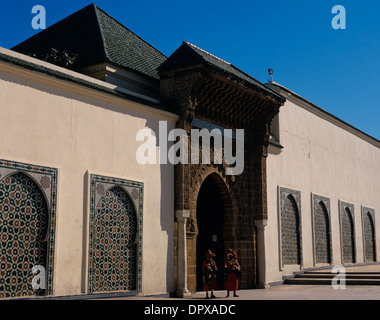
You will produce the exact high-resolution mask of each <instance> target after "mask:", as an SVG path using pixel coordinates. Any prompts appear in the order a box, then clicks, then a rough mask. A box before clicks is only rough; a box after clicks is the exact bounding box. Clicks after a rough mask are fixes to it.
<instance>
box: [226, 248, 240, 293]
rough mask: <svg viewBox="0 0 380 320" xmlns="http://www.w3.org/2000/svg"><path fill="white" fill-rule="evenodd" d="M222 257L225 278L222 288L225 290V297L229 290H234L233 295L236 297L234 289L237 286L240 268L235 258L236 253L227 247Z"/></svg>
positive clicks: (235, 289)
mask: <svg viewBox="0 0 380 320" xmlns="http://www.w3.org/2000/svg"><path fill="white" fill-rule="evenodd" d="M224 258H225V261H224V271H225V279H226V280H225V282H224V288H225V289H226V290H227V297H229V296H230V291H233V292H234V297H238V295H237V294H236V291H237V289H238V286H239V277H240V275H241V270H240V264H239V261H238V259H237V254H236V252H235V251H233V250H232V249H228V250H227V251H226V252H225V254H224Z"/></svg>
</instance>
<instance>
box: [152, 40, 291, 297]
mask: <svg viewBox="0 0 380 320" xmlns="http://www.w3.org/2000/svg"><path fill="white" fill-rule="evenodd" d="M158 73H159V76H160V80H161V81H160V85H161V101H162V103H163V104H164V105H165V107H166V108H167V109H169V110H170V111H172V112H174V113H177V114H178V115H179V116H180V118H179V120H178V122H177V128H179V129H182V130H184V132H185V133H186V134H185V135H184V136H186V135H187V137H190V136H191V132H192V129H207V130H209V131H210V129H212V128H223V129H232V130H235V131H236V130H238V129H239V132H240V131H244V138H243V140H244V142H243V144H244V150H243V152H242V156H243V157H244V159H239V160H241V162H242V163H243V164H244V169H243V172H242V173H241V174H236V175H228V172H230V171H228V170H226V169H227V168H231V167H232V166H231V165H230V162H229V161H226V158H225V155H226V153H225V151H226V147H225V146H224V148H221V150H220V151H221V152H222V154H223V155H224V156H223V159H222V161H221V162H220V161H216V157H215V152H214V151H215V150H214V147H213V144H212V143H210V141H208V142H209V143H208V144H207V143H206V144H207V148H202V144H203V142H204V141H203V137H202V142H201V141H199V145H197V148H198V150H193V148H194V145H192V144H191V141H190V139H189V138H186V137H185V138H184V139H189V140H188V141H187V142H188V143H187V145H188V146H189V152H188V155H187V159H186V160H188V161H185V162H180V163H178V164H177V165H176V166H175V210H176V217H177V220H176V228H177V232H178V235H177V239H176V243H175V252H176V254H177V261H176V263H177V264H176V270H177V289H178V290H177V294H178V295H179V296H185V295H186V294H188V291H187V289H188V290H190V291H192V292H194V291H196V290H197V289H198V290H199V289H200V288H201V284H200V283H201V282H200V281H201V280H200V279H201V276H200V266H199V265H200V263H201V260H202V258H203V254H204V253H205V251H206V250H207V249H211V250H212V249H213V248H214V250H215V251H216V254H217V258H216V259H217V262H218V263H219V267H220V268H221V269H222V264H221V262H220V261H222V258H223V251H224V249H225V248H230V247H231V248H233V249H234V250H236V252H237V254H238V256H239V261H240V265H241V268H242V273H243V278H242V280H241V282H240V288H253V287H256V286H262V285H264V284H265V283H263V282H265V281H264V280H265V263H263V261H264V258H265V246H264V228H265V225H266V219H267V195H266V192H267V191H266V189H267V185H266V183H267V182H266V158H267V155H268V150H267V148H268V145H269V137H270V125H271V121H272V119H273V118H274V116H275V115H276V114H277V113H278V111H279V108H280V106H281V105H283V103H284V102H285V99H284V98H283V97H282V96H280V95H278V94H277V93H275V92H274V91H272V90H271V89H269V88H267V87H266V86H265V85H263V84H261V83H260V82H258V81H257V80H255V79H253V78H251V77H249V76H248V75H247V74H245V73H243V72H242V71H240V70H239V69H237V68H236V67H234V66H233V65H231V64H230V63H228V62H225V61H223V60H221V59H219V58H217V57H215V56H213V55H211V54H209V53H207V52H206V51H204V50H202V49H200V48H198V47H196V46H194V45H192V44H190V43H188V42H184V43H183V44H182V46H181V47H179V48H178V49H177V50H176V51H175V52H174V53H173V54H172V55H171V56H170V57H169V58H168V60H166V61H165V62H164V63H163V64H162V65H161V66H160V67H159V68H158ZM203 125H205V126H203ZM222 135H223V133H222ZM229 138H230V139H232V140H233V141H234V144H235V148H236V149H235V150H234V151H233V152H236V153H235V154H237V145H238V142H239V144H240V143H241V140H238V139H239V137H238V136H237V135H236V136H235V137H232V138H231V137H229ZM210 140H211V139H210ZM214 142H215V140H214ZM215 148H216V147H215ZM216 149H217V148H216ZM193 151H197V152H198V153H197V154H199V155H200V156H201V155H203V153H204V152H205V153H206V154H207V156H210V157H209V159H210V160H211V161H210V163H202V162H198V163H191V160H192V158H191V156H190V155H191V153H192V152H193ZM229 151H230V150H229ZM208 153H209V154H208ZM239 155H240V153H239ZM201 159H203V158H201ZM214 159H215V161H214ZM236 163H237V162H236ZM219 259H221V260H220V261H219ZM263 279H264V280H263ZM186 287H187V288H186Z"/></svg>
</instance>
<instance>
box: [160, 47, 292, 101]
mask: <svg viewBox="0 0 380 320" xmlns="http://www.w3.org/2000/svg"><path fill="white" fill-rule="evenodd" d="M201 64H205V65H209V66H211V67H212V68H214V69H215V70H218V71H220V72H221V73H223V74H226V75H228V76H229V77H234V78H235V79H237V80H238V81H243V82H244V83H245V84H247V85H249V86H251V87H252V86H253V87H254V88H255V89H257V90H258V91H261V92H265V93H269V94H270V95H272V96H274V97H276V99H277V100H280V101H282V100H284V99H283V97H282V96H280V95H279V94H278V93H276V92H275V91H273V90H271V89H270V88H267V87H266V86H265V85H263V84H262V83H261V82H259V81H258V80H256V79H255V78H253V77H251V76H250V75H248V74H246V73H245V72H243V71H241V70H240V69H238V68H237V67H235V66H234V65H232V64H231V63H229V62H227V61H224V60H222V59H220V58H218V57H216V56H214V55H213V54H211V53H209V52H207V51H205V50H203V49H201V48H199V47H197V46H195V45H193V44H191V43H190V42H187V41H184V42H183V43H182V45H181V46H180V47H179V48H178V49H177V50H176V51H175V52H174V53H173V54H172V55H171V56H170V57H169V58H168V59H167V60H166V61H165V62H164V63H163V64H162V65H161V66H160V67H159V68H158V71H159V74H163V73H165V72H169V71H173V70H176V69H181V68H187V67H191V66H197V65H201Z"/></svg>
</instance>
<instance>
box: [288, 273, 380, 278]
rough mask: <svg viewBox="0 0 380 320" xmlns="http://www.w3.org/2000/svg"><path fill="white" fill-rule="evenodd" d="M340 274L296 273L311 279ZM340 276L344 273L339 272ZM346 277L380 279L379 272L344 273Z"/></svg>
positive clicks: (300, 276)
mask: <svg viewBox="0 0 380 320" xmlns="http://www.w3.org/2000/svg"><path fill="white" fill-rule="evenodd" d="M337 275H338V274H336V273H304V274H296V275H295V278H304V279H306V278H307V279H310V278H330V279H332V278H334V277H336V276H337ZM339 275H340V276H343V274H339ZM344 276H345V278H346V279H380V274H379V273H373V274H368V273H367V274H365V273H355V274H353V273H346V274H344Z"/></svg>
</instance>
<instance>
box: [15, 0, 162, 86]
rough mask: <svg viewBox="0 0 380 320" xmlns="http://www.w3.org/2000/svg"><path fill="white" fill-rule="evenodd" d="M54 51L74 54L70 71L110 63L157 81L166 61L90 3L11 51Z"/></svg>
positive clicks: (36, 54)
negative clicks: (74, 58)
mask: <svg viewBox="0 0 380 320" xmlns="http://www.w3.org/2000/svg"><path fill="white" fill-rule="evenodd" d="M52 48H54V49H56V50H58V51H61V52H63V51H66V52H68V53H69V54H73V55H77V58H76V60H75V62H74V64H73V65H72V66H71V67H70V68H71V69H74V70H78V69H80V68H83V67H86V66H90V65H94V64H98V63H102V62H110V63H112V64H115V65H117V66H120V67H123V68H126V69H128V70H131V71H134V72H138V73H140V74H143V75H145V76H149V77H151V78H155V79H158V74H157V67H158V66H159V65H161V64H162V63H163V62H164V61H165V60H166V59H167V58H166V56H165V55H164V54H162V53H161V52H160V51H158V50H157V49H155V48H154V47H152V46H151V45H150V44H148V43H147V42H146V41H144V40H143V39H141V38H140V37H139V36H137V35H136V34H135V33H133V32H132V31H131V30H129V29H128V28H126V27H125V26H123V25H122V24H121V23H119V22H118V21H116V20H115V19H114V18H112V17H111V16H109V15H108V14H107V13H106V12H104V11H103V10H101V9H99V8H98V7H97V6H96V5H94V4H90V5H88V6H87V7H85V8H83V9H82V10H79V11H78V12H76V13H74V14H72V15H70V16H69V17H67V18H65V19H63V20H61V21H59V22H57V23H56V24H54V25H52V26H51V27H49V28H47V29H45V30H43V31H41V32H40V33H38V34H36V35H35V36H33V37H31V38H29V39H27V40H25V41H24V42H22V43H20V44H19V45H17V46H15V47H14V48H12V50H14V51H17V52H20V53H24V54H29V55H31V54H34V55H35V56H36V57H37V58H41V57H43V56H44V55H45V54H47V53H49V52H50V51H51V49H52Z"/></svg>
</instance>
